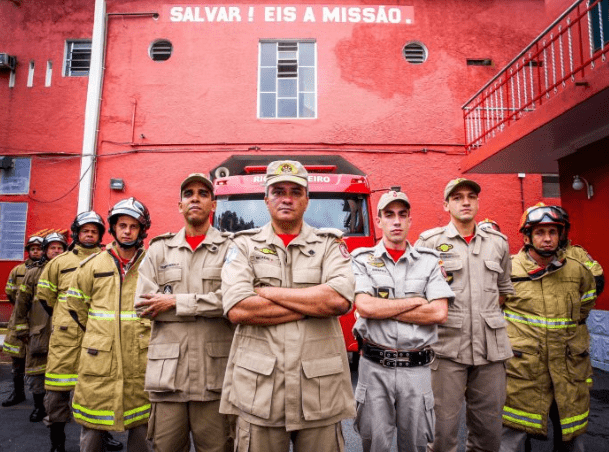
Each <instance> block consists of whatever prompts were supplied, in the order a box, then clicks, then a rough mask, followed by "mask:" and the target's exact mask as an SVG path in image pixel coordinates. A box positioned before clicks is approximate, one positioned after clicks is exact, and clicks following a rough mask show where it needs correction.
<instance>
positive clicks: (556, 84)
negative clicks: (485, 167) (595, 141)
mask: <svg viewBox="0 0 609 452" xmlns="http://www.w3.org/2000/svg"><path fill="white" fill-rule="evenodd" d="M608 24H609V0H578V1H576V2H575V3H574V4H573V5H571V7H569V8H568V9H567V10H566V11H565V12H564V13H563V14H562V15H561V16H560V17H559V18H558V19H556V20H555V21H554V22H553V23H552V24H551V25H550V26H549V27H548V28H546V29H545V30H544V31H543V32H542V33H541V34H540V35H539V37H537V38H536V39H535V40H534V41H533V42H532V43H531V44H529V46H528V47H527V48H525V49H524V50H523V51H522V52H521V53H520V54H519V55H518V56H517V57H516V58H514V59H513V60H512V61H511V62H510V63H509V64H508V65H507V66H506V67H505V68H504V69H503V70H502V71H501V72H499V74H497V75H496V76H495V77H494V78H493V79H492V80H490V81H489V82H488V83H487V84H486V85H485V86H484V87H483V88H482V89H480V90H479V91H478V92H477V93H476V94H475V95H474V96H473V97H472V98H471V99H470V100H469V101H468V102H467V103H466V104H465V105H464V106H463V119H464V123H465V142H466V149H467V151H468V152H471V151H472V150H474V149H476V148H478V147H480V146H482V145H484V143H486V142H487V141H489V140H490V139H491V138H493V137H495V136H496V135H497V134H500V133H501V132H503V131H504V130H505V129H506V128H507V127H509V126H510V125H511V124H513V123H514V122H515V121H517V120H519V119H520V118H522V117H523V116H525V115H526V114H527V113H530V112H532V111H535V110H536V109H538V108H539V107H540V106H541V105H542V104H543V103H544V102H547V101H548V99H550V98H551V97H552V96H555V95H559V94H560V92H561V91H562V90H563V89H564V88H565V87H567V85H568V84H575V85H577V84H585V81H584V80H585V79H584V76H585V74H586V73H587V72H588V71H593V70H594V68H595V67H598V65H599V64H603V63H605V62H606V61H607V52H609V25H608ZM608 85H609V81H608Z"/></svg>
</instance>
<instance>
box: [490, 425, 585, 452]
mask: <svg viewBox="0 0 609 452" xmlns="http://www.w3.org/2000/svg"><path fill="white" fill-rule="evenodd" d="M526 439H527V432H523V431H522V430H516V429H513V428H510V427H503V434H502V435H501V449H499V452H522V451H524V442H525V440H526ZM557 447H558V445H557V444H554V449H553V450H559V451H560V452H584V435H579V436H576V437H575V438H573V439H572V440H571V441H567V442H563V443H561V447H560V448H557Z"/></svg>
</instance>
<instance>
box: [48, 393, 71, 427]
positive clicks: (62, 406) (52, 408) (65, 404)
mask: <svg viewBox="0 0 609 452" xmlns="http://www.w3.org/2000/svg"><path fill="white" fill-rule="evenodd" d="M71 395H72V391H51V390H48V389H47V393H46V394H45V396H44V409H45V410H46V412H47V416H46V417H45V418H44V422H45V424H53V423H55V422H66V423H67V422H70V421H71V420H72V410H71V409H70V398H71V397H70V396H71Z"/></svg>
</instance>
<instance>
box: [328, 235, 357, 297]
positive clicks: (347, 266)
mask: <svg viewBox="0 0 609 452" xmlns="http://www.w3.org/2000/svg"><path fill="white" fill-rule="evenodd" d="M328 240H329V241H330V243H329V245H328V246H327V247H326V253H325V255H324V261H323V268H322V283H323V284H326V285H328V286H330V287H331V288H332V289H334V290H335V291H336V292H338V293H339V294H340V295H341V296H342V297H343V298H345V299H346V300H347V301H348V302H349V309H351V307H352V306H353V302H354V300H355V277H354V276H353V269H352V268H351V256H348V257H345V256H343V254H342V253H341V251H340V249H339V244H340V243H341V242H340V240H337V239H334V238H328Z"/></svg>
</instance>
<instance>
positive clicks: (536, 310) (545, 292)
mask: <svg viewBox="0 0 609 452" xmlns="http://www.w3.org/2000/svg"><path fill="white" fill-rule="evenodd" d="M567 224H568V219H567V218H565V215H564V210H563V209H562V208H558V207H555V206H545V205H543V204H541V205H536V206H533V207H530V208H529V209H527V210H526V211H525V213H524V214H523V216H522V220H521V223H520V232H521V233H522V234H523V236H524V238H523V240H524V247H523V248H522V249H521V250H520V252H519V253H518V254H517V255H514V256H513V257H512V282H513V283H514V288H515V291H516V292H515V294H513V295H510V296H509V297H508V298H507V300H506V302H505V304H504V315H505V318H506V319H507V320H508V335H509V337H510V341H511V344H512V349H513V352H514V357H513V358H512V359H511V360H510V361H508V363H507V398H506V402H505V407H504V409H503V424H504V431H503V436H502V443H501V452H509V451H517V450H520V447H522V444H524V442H525V440H526V437H527V433H528V434H533V435H543V436H545V435H547V431H548V416H552V417H556V418H558V419H559V424H558V425H557V426H556V427H558V428H559V429H560V433H561V435H560V437H559V438H556V437H555V444H554V447H555V450H561V451H563V450H564V451H583V450H584V447H583V439H582V436H581V435H582V434H583V433H584V432H585V431H586V427H587V424H588V415H589V410H590V392H589V385H590V384H591V382H592V380H591V378H592V367H591V363H590V354H589V344H590V340H589V334H588V330H587V327H586V318H587V317H588V314H589V313H590V310H591V309H592V308H593V307H594V302H595V300H596V289H595V286H596V283H595V281H594V277H593V275H592V273H591V272H590V271H589V269H588V268H587V267H586V266H585V265H584V264H582V263H580V262H579V261H577V260H576V259H573V258H572V257H569V256H568V255H567V254H566V252H565V250H564V249H562V248H561V247H560V242H561V238H563V237H564V236H563V233H564V232H565V228H566V227H567ZM557 440H558V441H557ZM556 442H558V444H556Z"/></svg>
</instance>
